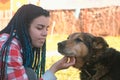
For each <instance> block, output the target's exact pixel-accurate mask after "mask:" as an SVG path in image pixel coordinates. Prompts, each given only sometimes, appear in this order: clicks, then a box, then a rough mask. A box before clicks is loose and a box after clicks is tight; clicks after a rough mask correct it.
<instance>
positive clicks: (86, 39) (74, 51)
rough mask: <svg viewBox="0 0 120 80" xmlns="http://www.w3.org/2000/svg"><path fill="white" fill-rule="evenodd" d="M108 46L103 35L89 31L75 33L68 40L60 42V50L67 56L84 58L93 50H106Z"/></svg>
mask: <svg viewBox="0 0 120 80" xmlns="http://www.w3.org/2000/svg"><path fill="white" fill-rule="evenodd" d="M107 47H108V44H107V43H106V41H105V40H104V39H103V38H102V37H97V36H94V35H92V34H89V33H73V34H71V35H69V36H68V39H67V40H64V41H62V42H59V43H58V52H59V53H61V54H62V55H65V56H75V57H79V58H84V57H86V56H88V55H89V54H92V52H93V50H94V51H98V50H105V48H107ZM93 53H94V52H93Z"/></svg>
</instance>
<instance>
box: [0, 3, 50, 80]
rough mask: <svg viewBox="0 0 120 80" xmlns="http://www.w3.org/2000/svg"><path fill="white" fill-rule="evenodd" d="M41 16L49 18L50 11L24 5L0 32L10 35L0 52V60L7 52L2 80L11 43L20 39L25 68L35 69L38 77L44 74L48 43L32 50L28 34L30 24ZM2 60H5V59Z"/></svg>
mask: <svg viewBox="0 0 120 80" xmlns="http://www.w3.org/2000/svg"><path fill="white" fill-rule="evenodd" d="M39 16H46V17H49V16H50V14H49V11H47V10H45V9H43V8H42V7H39V6H36V5H33V4H26V5H23V6H22V7H21V8H19V9H18V11H17V12H16V13H15V15H14V16H13V18H12V19H11V20H10V22H9V23H8V25H7V26H6V27H5V28H4V29H3V30H2V31H0V34H2V33H8V34H10V36H9V38H8V40H7V41H6V42H5V44H4V45H3V46H2V48H1V51H0V58H1V57H2V55H3V52H5V61H4V62H2V68H1V75H2V76H3V77H2V78H1V80H3V78H4V76H5V73H6V69H5V68H6V67H7V65H6V64H5V62H6V61H7V57H8V53H9V47H10V43H11V41H12V39H13V38H16V39H18V40H19V41H20V43H21V47H22V51H23V52H22V56H23V65H24V67H30V68H33V69H34V70H35V72H36V73H37V75H38V76H41V74H43V73H44V71H45V55H46V42H45V43H44V45H43V47H42V48H32V45H31V38H30V35H29V32H28V29H29V27H30V23H31V22H32V21H33V19H35V18H37V17H39ZM1 59H3V57H2V58H1ZM35 60H36V61H37V62H36V61H35Z"/></svg>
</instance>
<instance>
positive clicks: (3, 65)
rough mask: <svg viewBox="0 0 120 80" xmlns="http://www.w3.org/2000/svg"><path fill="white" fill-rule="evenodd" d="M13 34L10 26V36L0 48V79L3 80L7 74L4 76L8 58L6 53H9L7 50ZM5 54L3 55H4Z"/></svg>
mask: <svg viewBox="0 0 120 80" xmlns="http://www.w3.org/2000/svg"><path fill="white" fill-rule="evenodd" d="M14 36H15V33H14V26H12V29H11V33H10V37H9V38H8V40H7V41H6V42H5V43H4V44H3V46H2V48H1V51H0V56H1V62H2V63H1V68H0V71H1V72H0V74H1V77H0V79H1V80H4V79H7V76H6V77H5V75H6V74H7V71H6V69H7V64H6V63H7V60H8V55H9V54H8V53H9V50H10V43H11V41H12V39H13V37H14ZM4 55H5V56H4Z"/></svg>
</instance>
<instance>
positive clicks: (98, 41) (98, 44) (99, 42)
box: [92, 37, 109, 49]
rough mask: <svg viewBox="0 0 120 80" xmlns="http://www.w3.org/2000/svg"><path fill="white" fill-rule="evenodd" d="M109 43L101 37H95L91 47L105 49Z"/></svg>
mask: <svg viewBox="0 0 120 80" xmlns="http://www.w3.org/2000/svg"><path fill="white" fill-rule="evenodd" d="M108 46H109V45H108V44H107V42H106V41H105V40H104V39H103V38H102V37H95V38H94V39H93V43H92V47H93V49H105V48H107V47H108Z"/></svg>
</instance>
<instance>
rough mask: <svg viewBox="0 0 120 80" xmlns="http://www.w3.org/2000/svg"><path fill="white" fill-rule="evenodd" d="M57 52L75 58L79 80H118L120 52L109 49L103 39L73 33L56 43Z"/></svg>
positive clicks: (87, 34)
mask: <svg viewBox="0 0 120 80" xmlns="http://www.w3.org/2000/svg"><path fill="white" fill-rule="evenodd" d="M58 52H60V53H61V54H63V55H65V56H74V57H75V58H76V63H75V65H74V67H75V68H77V69H79V70H80V71H81V72H80V79H81V80H120V52H119V51H117V50H115V49H114V48H110V47H109V46H108V44H107V42H106V41H105V39H104V38H103V37H98V36H94V35H92V34H89V33H73V34H71V35H69V37H68V39H67V40H64V41H62V42H59V43H58Z"/></svg>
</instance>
